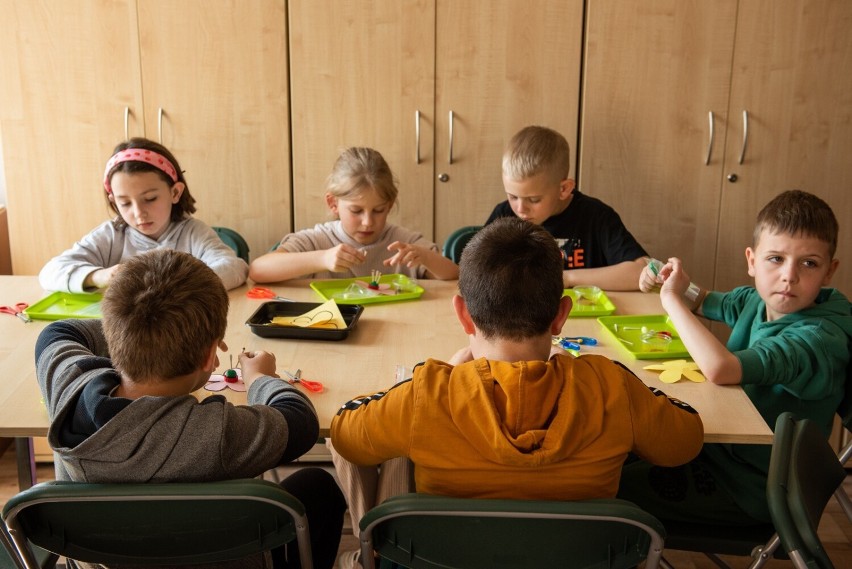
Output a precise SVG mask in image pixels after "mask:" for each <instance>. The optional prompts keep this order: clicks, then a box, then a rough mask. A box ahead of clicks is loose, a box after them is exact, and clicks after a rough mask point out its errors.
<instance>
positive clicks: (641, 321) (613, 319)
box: [598, 314, 692, 360]
mask: <svg viewBox="0 0 852 569" xmlns="http://www.w3.org/2000/svg"><path fill="white" fill-rule="evenodd" d="M598 322H599V323H600V325H601V326H603V328H604V330H606V331H607V333H608V334H609V335H610V336H612V339H613V341H614V342H615V343H616V344H618V345H619V346H621V347H622V348H623V349H624V350H626V351H627V352H629V353H630V355H632V356H633V357H634V358H636V359H637V360H674V359H678V358H688V359H692V356H690V355H689V352H688V351H687V350H686V347H685V346H683V342H682V341H681V339H680V334H679V333H678V331H677V329H676V328H675V326H674V324H672V321H671V318H669V316H668V314H630V315H623V316H601V317H600V318H598ZM660 322H662V323H663V324H665V326H666V328H667V329H668V330H669V331H670V332H671V333H672V337H673V340H672V344H673V347H674V346H683V349H682V350H680V349H670V350H669V351H667V352H637V351H636V350H634V349H633V348H631V347H630V346H628V345H627V344H625V343H624V342H622V341H621V339H620V337H619V335H618V334H616V332H615V330H614V328H613V325H614V324H625V325H628V324H629V325H633V326H648V325H653V324H659V323H660Z"/></svg>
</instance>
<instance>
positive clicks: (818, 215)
mask: <svg viewBox="0 0 852 569" xmlns="http://www.w3.org/2000/svg"><path fill="white" fill-rule="evenodd" d="M764 229H766V230H768V231H771V232H772V233H775V234H778V233H786V234H788V235H793V236H795V235H799V234H801V235H804V236H807V237H814V238H816V239H819V240H820V241H824V242H826V243H827V244H828V252H829V256H830V257H831V258H832V259H833V258H834V253H835V251H836V250H837V233H838V230H839V227H838V224H837V218H836V217H834V212H833V211H831V207H830V206H829V205H828V204H827V203H825V202H824V201H823V200H821V199H820V198H818V197H817V196H815V195H813V194H809V193H808V192H803V191H801V190H788V191H786V192H782V193H780V194H778V195H777V196H775V198H773V199H772V201H770V202H769V203H768V204H766V205H765V206H764V207H763V209H762V210H760V213H759V214H757V223H756V224H755V226H754V246H755V247H757V244H758V241H759V240H760V234H761V233H762V232H763V230H764Z"/></svg>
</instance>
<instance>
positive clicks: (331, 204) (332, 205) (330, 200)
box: [325, 193, 338, 217]
mask: <svg viewBox="0 0 852 569" xmlns="http://www.w3.org/2000/svg"><path fill="white" fill-rule="evenodd" d="M325 205H327V206H328V209H330V210H331V213H333V214H334V215H335V217H336V216H337V215H338V213H337V198H336V197H334V196H333V195H331V193H326V194H325Z"/></svg>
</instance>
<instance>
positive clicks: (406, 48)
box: [289, 0, 583, 243]
mask: <svg viewBox="0 0 852 569" xmlns="http://www.w3.org/2000/svg"><path fill="white" fill-rule="evenodd" d="M582 12H583V3H582V2H581V1H580V0H571V1H570V2H565V1H561V0H537V1H534V2H529V1H507V0H503V1H499V2H456V1H451V0H406V1H399V0H373V1H370V2H364V1H350V2H341V1H331V0H327V1H323V2H320V1H314V0H291V1H290V2H289V15H290V18H289V22H290V58H291V60H290V61H291V77H292V79H291V101H292V109H293V110H292V123H293V185H294V216H295V229H297V230H298V229H302V228H305V227H310V226H311V225H313V224H314V223H317V222H320V221H323V220H326V219H328V213H327V210H326V207H325V204H324V201H323V199H322V196H323V195H324V192H325V190H324V187H325V183H324V182H325V178H326V177H327V176H328V174H329V172H330V169H331V166H332V164H333V162H334V159H335V157H336V155H337V153H338V152H339V150H340V149H341V148H342V147H347V146H372V147H374V148H376V149H377V150H379V151H380V152H382V154H383V155H384V156H385V158H386V159H387V160H388V163H389V164H390V166H391V169H392V170H393V171H394V172H395V174H396V176H397V178H398V180H399V188H400V200H399V211H398V212H397V214H396V217H395V218H394V222H396V223H400V224H402V225H404V226H406V227H410V228H412V229H417V230H419V231H422V232H423V233H424V234H425V235H428V236H431V237H433V238H434V239H435V240H436V241H437V242H439V243H440V242H442V241H443V239H444V238H445V237H446V236H447V235H448V234H449V233H450V232H451V231H452V230H454V229H456V228H458V227H460V226H463V225H471V224H481V223H483V222H484V221H485V219H486V218H487V216H488V214H489V213H490V211H491V209H492V208H493V207H494V205H495V204H496V203H497V202H498V201H500V200H502V199H505V194H504V193H503V186H502V182H501V176H500V169H501V157H502V153H503V148H504V146H505V144H506V142H507V141H508V139H509V138H510V137H511V136H512V134H514V133H515V132H516V131H517V130H519V129H520V128H521V127H523V126H526V125H528V124H542V125H545V126H550V127H551V128H554V129H556V130H559V131H560V132H562V133H563V134H564V135H565V136H566V138H568V140H569V142H570V143H571V144H572V148H573V147H574V146H575V144H574V143H575V141H576V133H577V122H578V99H579V69H580V61H581V59H580V50H581V45H582V38H581V33H582ZM418 111H419V114H418ZM450 112H452V115H453V120H452V124H450ZM418 117H419V118H418ZM418 133H419V134H418ZM451 154H452V158H451Z"/></svg>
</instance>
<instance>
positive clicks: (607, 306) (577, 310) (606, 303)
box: [562, 288, 615, 318]
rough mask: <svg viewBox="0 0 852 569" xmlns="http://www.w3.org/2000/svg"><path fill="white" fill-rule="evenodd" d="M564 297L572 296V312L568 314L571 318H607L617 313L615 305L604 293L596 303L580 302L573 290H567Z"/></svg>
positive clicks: (581, 300)
mask: <svg viewBox="0 0 852 569" xmlns="http://www.w3.org/2000/svg"><path fill="white" fill-rule="evenodd" d="M562 296H570V297H571V300H572V301H573V304H572V306H571V312H570V313H569V314H568V317H569V318H583V317H587V316H607V315H609V314H612V313H613V312H615V305H614V304H613V303H612V301H611V300H610V299H609V297H608V296H607V295H606V293H605V292H603V291H601V295H600V296H599V297H598V299H597V300H596V301H594V302H590V301H588V300H585V299H582V298H581V299H579V300H578V298H577V293H576V292H575V291H574V289H572V288H566V289H565V291H564V292H563V293H562Z"/></svg>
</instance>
